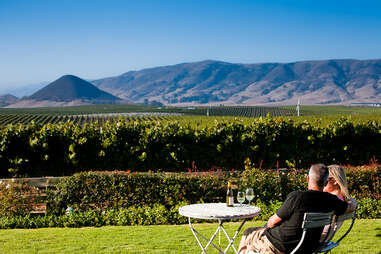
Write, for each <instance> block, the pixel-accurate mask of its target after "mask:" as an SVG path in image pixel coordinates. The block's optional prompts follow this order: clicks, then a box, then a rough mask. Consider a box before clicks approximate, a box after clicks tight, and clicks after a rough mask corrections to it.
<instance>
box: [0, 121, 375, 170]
mask: <svg viewBox="0 0 381 254" xmlns="http://www.w3.org/2000/svg"><path fill="white" fill-rule="evenodd" d="M380 151H381V124H380V123H379V122H377V121H368V122H359V123H355V122H353V121H351V120H349V119H346V118H340V119H338V120H336V121H334V122H332V123H331V124H329V125H328V126H326V127H321V126H315V125H313V124H312V123H311V122H308V121H302V122H294V121H293V120H290V119H289V120H285V119H281V118H272V117H266V118H256V119H253V120H252V121H250V122H244V121H241V120H238V119H237V120H230V121H223V120H222V121H218V120H215V121H214V122H213V123H211V124H210V125H207V126H197V125H196V126H193V125H191V124H189V123H181V122H178V121H146V122H129V121H126V120H123V119H119V120H118V121H117V122H114V123H110V122H106V123H104V124H103V126H99V125H97V124H85V125H84V126H80V125H77V124H74V123H72V122H66V123H62V124H47V125H40V124H36V123H33V124H30V125H9V126H7V127H5V128H3V129H1V130H0V162H1V163H0V177H12V176H42V175H51V176H63V175H71V174H72V173H74V172H80V171H86V170H90V169H93V170H115V169H118V170H133V171H149V170H153V171H174V172H176V171H177V172H179V171H186V170H187V169H190V168H197V169H198V170H201V171H203V170H209V169H211V168H222V169H228V170H231V169H235V170H242V169H243V168H244V161H245V159H246V158H249V159H250V161H251V163H252V165H253V166H255V167H257V168H279V167H280V168H282V167H288V168H306V167H308V166H309V165H310V164H312V163H315V162H317V161H319V162H323V163H327V164H332V163H340V164H351V165H363V164H366V163H368V162H369V161H370V160H372V159H373V160H378V159H380V156H381V155H380Z"/></svg>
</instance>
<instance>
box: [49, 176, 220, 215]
mask: <svg viewBox="0 0 381 254" xmlns="http://www.w3.org/2000/svg"><path fill="white" fill-rule="evenodd" d="M224 196H225V181H224V180H221V179H219V178H218V177H217V176H213V175H206V176H195V175H191V176H187V175H183V174H129V173H127V174H120V173H115V172H113V173H102V172H83V173H78V174H75V175H74V176H72V177H67V178H64V179H63V180H61V181H60V182H59V183H58V184H57V190H56V191H51V192H50V193H49V195H48V198H47V213H48V214H56V215H60V214H63V213H64V211H65V209H66V208H67V207H68V206H70V207H74V208H75V209H76V210H78V211H86V210H89V209H99V210H106V209H110V208H115V209H119V208H128V207H134V206H135V207H145V206H154V205H156V204H160V205H164V206H165V207H166V208H172V207H174V206H176V205H177V204H179V203H181V202H188V203H196V202H221V201H223V200H224Z"/></svg>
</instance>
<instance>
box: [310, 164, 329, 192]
mask: <svg viewBox="0 0 381 254" xmlns="http://www.w3.org/2000/svg"><path fill="white" fill-rule="evenodd" d="M308 175H309V177H310V182H311V184H313V185H316V186H318V187H319V188H323V187H324V186H326V185H327V182H328V176H329V171H328V167H327V166H325V165H324V164H314V165H312V166H311V168H310V172H309V174H308Z"/></svg>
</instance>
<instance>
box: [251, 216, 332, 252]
mask: <svg viewBox="0 0 381 254" xmlns="http://www.w3.org/2000/svg"><path fill="white" fill-rule="evenodd" d="M332 217H333V212H330V213H305V214H304V219H303V224H302V229H303V233H302V237H301V238H300V241H299V243H298V245H297V246H296V247H295V248H294V249H293V250H292V252H291V254H294V253H296V252H297V251H298V249H299V248H300V246H302V244H303V242H304V239H305V237H306V234H307V231H308V229H311V228H319V227H324V226H326V225H331V223H332ZM330 232H331V227H330V228H329V230H328V233H327V237H328V235H330ZM324 240H325V239H324ZM324 244H325V241H324V242H322V243H321V245H319V248H318V249H319V250H320V249H321V248H322V247H323V246H325V245H324ZM246 254H261V253H258V252H253V251H246Z"/></svg>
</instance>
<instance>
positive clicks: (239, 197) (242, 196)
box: [237, 191, 245, 206]
mask: <svg viewBox="0 0 381 254" xmlns="http://www.w3.org/2000/svg"><path fill="white" fill-rule="evenodd" d="M237 200H238V202H239V204H240V206H242V203H243V202H245V192H243V191H239V192H238V193H237Z"/></svg>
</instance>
